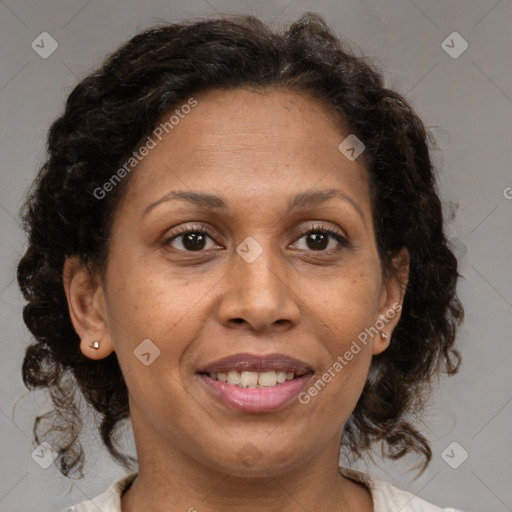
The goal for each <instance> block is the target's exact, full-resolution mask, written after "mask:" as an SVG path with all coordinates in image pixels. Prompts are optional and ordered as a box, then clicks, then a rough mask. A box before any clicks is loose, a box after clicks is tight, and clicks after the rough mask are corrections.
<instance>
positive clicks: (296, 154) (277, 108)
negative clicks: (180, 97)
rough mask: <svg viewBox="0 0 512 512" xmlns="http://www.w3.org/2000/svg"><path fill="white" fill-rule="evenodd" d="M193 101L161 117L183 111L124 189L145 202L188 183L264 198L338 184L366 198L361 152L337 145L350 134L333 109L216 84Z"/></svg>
mask: <svg viewBox="0 0 512 512" xmlns="http://www.w3.org/2000/svg"><path fill="white" fill-rule="evenodd" d="M194 99H195V101H196V102H197V104H196V106H195V107H194V108H193V109H191V110H190V111H189V109H186V111H187V112H188V113H186V114H185V113H184V112H185V110H183V111H181V110H180V106H179V105H178V106H177V107H175V110H173V111H172V112H169V113H166V115H164V116H163V117H162V119H161V121H160V124H162V123H165V122H166V121H168V120H169V118H170V117H171V115H173V114H174V113H176V110H178V113H179V114H180V115H179V121H178V123H177V124H175V125H174V126H173V128H172V129H169V130H168V132H169V133H165V132H164V135H163V137H162V140H158V139H156V145H155V146H154V148H153V149H151V150H150V151H149V153H148V154H147V156H145V157H144V158H143V159H142V161H141V162H140V163H139V164H138V166H137V168H136V171H135V175H134V176H133V179H132V181H134V183H131V184H130V187H129V188H136V189H137V192H138V193H137V194H136V197H137V198H139V199H140V200H141V201H142V202H145V203H148V202H151V201H152V200H156V199H158V197H160V196H162V195H163V194H164V193H166V192H169V191H170V190H172V189H180V190H183V189H187V188H188V189H190V190H198V189H203V190H205V191H212V190H217V191H222V194H221V195H223V196H224V197H226V196H227V197H229V196H230V195H231V196H236V197H238V198H243V199H244V200H245V201H254V202H255V203H257V204H262V202H266V201H270V202H273V201H275V200H276V198H277V197H280V196H283V195H285V196H287V197H290V196H291V195H292V192H296V191H304V190H306V189H311V188H324V189H325V188H332V187H335V186H336V187H337V188H340V187H341V188H342V189H343V190H346V191H347V193H348V194H350V195H351V196H354V199H355V200H356V201H358V202H365V201H367V199H368V196H367V194H368V189H367V182H366V170H365V167H364V161H363V158H362V157H361V158H358V159H356V160H355V161H350V160H349V159H347V158H346V157H345V156H344V155H343V154H342V153H341V152H340V150H339V149H338V146H339V145H340V143H341V142H342V141H343V140H344V139H345V138H346V137H347V135H349V133H348V132H347V131H346V130H345V129H344V128H343V125H342V122H341V120H340V118H339V116H337V115H335V114H334V112H333V107H329V106H328V105H326V104H325V103H323V102H322V101H320V100H318V99H316V98H314V97H313V96H311V95H309V94H306V93H298V92H294V91H290V90H286V89H277V90H265V91H255V90H248V89H234V90H233V89H232V90H214V91H209V92H207V93H203V94H197V95H195V96H194ZM184 104H185V102H184ZM177 119H178V116H176V115H175V119H174V121H175V122H176V120H177ZM242 196H243V197H242Z"/></svg>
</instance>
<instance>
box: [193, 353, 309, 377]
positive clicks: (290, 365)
mask: <svg viewBox="0 0 512 512" xmlns="http://www.w3.org/2000/svg"><path fill="white" fill-rule="evenodd" d="M272 370H274V371H284V372H293V373H294V374H295V375H304V374H306V373H309V372H311V371H312V368H311V366H310V365H308V364H307V363H305V362H303V361H299V360H298V359H294V358H293V357H290V356H287V355H285V354H267V355H257V354H234V355H232V356H228V357H224V358H222V359H218V360H217V361H214V362H213V363H209V364H208V365H206V366H204V367H203V368H201V369H200V370H199V373H227V372H230V371H238V372H265V371H272Z"/></svg>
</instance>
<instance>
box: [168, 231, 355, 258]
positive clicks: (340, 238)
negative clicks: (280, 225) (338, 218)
mask: <svg viewBox="0 0 512 512" xmlns="http://www.w3.org/2000/svg"><path fill="white" fill-rule="evenodd" d="M190 233H200V234H203V235H208V237H210V238H211V239H212V240H214V236H215V235H213V234H212V233H211V231H210V230H209V229H208V228H207V227H206V226H204V225H185V226H179V227H178V228H176V232H175V233H173V234H172V235H171V236H169V237H166V238H165V239H164V240H163V241H162V245H163V246H167V245H169V244H170V243H171V242H173V241H174V240H175V239H177V238H179V237H180V236H183V235H188V234H190ZM312 233H323V234H327V235H330V236H332V238H334V239H335V240H336V241H337V242H338V243H339V244H340V245H341V246H342V247H344V248H346V249H348V248H350V247H351V243H350V242H349V241H348V240H347V238H345V237H344V236H343V235H342V234H341V233H339V232H338V231H335V230H333V229H331V228H328V227H325V226H322V225H314V226H312V227H311V228H310V229H308V230H307V231H304V232H303V233H302V234H301V235H300V237H299V238H297V240H300V239H301V238H303V237H305V236H306V235H310V234H312ZM176 250H177V251H179V252H186V253H201V252H205V251H204V250H201V251H185V250H181V249H176ZM338 250H339V249H335V251H338ZM330 251H332V249H331V250H330ZM311 252H316V253H326V254H331V252H329V251H326V250H319V251H313V250H311Z"/></svg>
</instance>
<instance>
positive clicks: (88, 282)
mask: <svg viewBox="0 0 512 512" xmlns="http://www.w3.org/2000/svg"><path fill="white" fill-rule="evenodd" d="M63 285H64V290H65V293H66V298H67V302H68V310H69V315H70V319H71V322H72V323H73V327H74V328H75V331H76V333H77V334H78V336H79V337H80V340H81V341H80V350H81V352H82V353H83V354H84V355H85V356H87V357H89V358H90V359H103V358H104V357H107V356H108V355H110V354H111V353H112V352H113V350H114V348H113V346H112V343H111V341H110V335H109V325H108V316H107V314H106V310H105V302H104V294H103V288H102V286H101V284H99V282H98V279H96V277H95V276H94V275H93V274H92V273H91V271H90V269H89V268H87V266H86V265H85V264H84V263H83V262H82V261H81V260H80V258H79V257H78V256H72V257H70V258H67V259H66V261H65V263H64V269H63ZM96 345H97V346H96Z"/></svg>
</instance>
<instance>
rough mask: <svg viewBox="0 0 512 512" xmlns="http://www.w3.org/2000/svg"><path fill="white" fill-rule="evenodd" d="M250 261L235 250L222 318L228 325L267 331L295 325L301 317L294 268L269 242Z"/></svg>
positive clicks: (222, 308) (222, 306)
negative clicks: (269, 246) (276, 252)
mask: <svg viewBox="0 0 512 512" xmlns="http://www.w3.org/2000/svg"><path fill="white" fill-rule="evenodd" d="M249 261H250V260H246V259H244V258H243V257H241V256H240V255H239V254H238V253H234V254H233V257H232V262H230V264H231V265H232V267H231V270H230V272H228V274H227V275H226V276H225V280H226V282H225V286H226V287H225V292H224V293H223V295H222V298H221V303H220V305H219V308H218V316H219V321H220V322H221V323H222V324H223V325H225V326H226V327H230V328H235V329H241V330H245V329H249V330H251V331H257V332H262V333H267V334H268V333H271V332H284V331H286V330H288V329H291V328H293V327H294V326H295V325H297V324H298V322H299V319H300V307H299V306H300V301H299V298H298V295H297V290H296V289H294V288H296V286H295V283H296V280H295V279H294V275H295V270H294V269H293V268H292V267H291V266H290V265H289V263H287V262H286V260H285V259H284V258H282V256H280V255H278V254H275V251H272V250H271V249H270V248H268V245H265V248H264V249H263V251H262V252H261V254H259V256H258V257H257V258H256V259H254V261H252V262H249Z"/></svg>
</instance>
